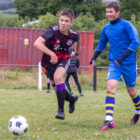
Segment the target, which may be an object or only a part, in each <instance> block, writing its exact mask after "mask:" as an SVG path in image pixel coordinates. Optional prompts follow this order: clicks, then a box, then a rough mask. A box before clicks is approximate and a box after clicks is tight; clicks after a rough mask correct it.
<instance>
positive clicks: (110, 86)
mask: <svg viewBox="0 0 140 140" xmlns="http://www.w3.org/2000/svg"><path fill="white" fill-rule="evenodd" d="M115 91H116V86H114V85H109V86H108V87H107V92H112V93H115Z"/></svg>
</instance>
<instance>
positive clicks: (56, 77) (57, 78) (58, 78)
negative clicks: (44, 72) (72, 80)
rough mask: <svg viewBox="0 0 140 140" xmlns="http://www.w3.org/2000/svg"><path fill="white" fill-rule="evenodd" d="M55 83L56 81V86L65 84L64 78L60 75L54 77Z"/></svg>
mask: <svg viewBox="0 0 140 140" xmlns="http://www.w3.org/2000/svg"><path fill="white" fill-rule="evenodd" d="M54 81H55V83H56V85H57V84H60V83H62V82H64V81H63V78H62V77H61V76H60V75H55V76H54Z"/></svg>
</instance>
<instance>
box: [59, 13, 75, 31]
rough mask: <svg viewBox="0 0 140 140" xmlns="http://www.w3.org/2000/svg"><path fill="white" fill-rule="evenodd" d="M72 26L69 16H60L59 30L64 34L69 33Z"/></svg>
mask: <svg viewBox="0 0 140 140" xmlns="http://www.w3.org/2000/svg"><path fill="white" fill-rule="evenodd" d="M71 25H72V21H71V19H70V18H69V17H67V16H62V15H61V16H60V18H59V29H60V32H62V33H67V32H68V30H69V28H70V26H71Z"/></svg>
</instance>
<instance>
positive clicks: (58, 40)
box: [41, 25, 79, 67]
mask: <svg viewBox="0 0 140 140" xmlns="http://www.w3.org/2000/svg"><path fill="white" fill-rule="evenodd" d="M41 37H43V38H44V39H45V40H46V42H45V45H46V47H48V48H49V49H50V50H51V51H53V52H54V53H55V54H56V56H57V57H58V60H68V59H69V53H68V48H69V47H71V46H72V45H73V43H74V42H78V41H79V33H78V32H76V31H73V30H71V29H69V32H68V35H64V34H62V33H61V32H60V30H59V26H58V25H55V26H52V27H50V28H49V29H48V30H47V31H46V32H45V33H44V34H42V35H41ZM50 64H51V63H50V56H48V55H46V54H45V53H43V57H42V66H44V67H45V66H47V65H50Z"/></svg>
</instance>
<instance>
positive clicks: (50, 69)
mask: <svg viewBox="0 0 140 140" xmlns="http://www.w3.org/2000/svg"><path fill="white" fill-rule="evenodd" d="M69 65H70V59H68V60H59V61H58V63H57V64H55V65H54V64H50V65H48V66H47V67H46V69H47V73H46V74H47V77H48V78H49V79H50V82H51V84H52V86H53V87H54V86H55V82H54V73H55V71H56V69H57V68H58V67H63V68H64V69H65V70H66V71H67V70H68V68H69Z"/></svg>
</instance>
